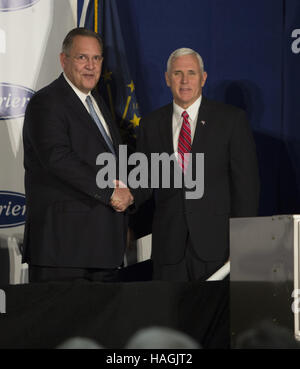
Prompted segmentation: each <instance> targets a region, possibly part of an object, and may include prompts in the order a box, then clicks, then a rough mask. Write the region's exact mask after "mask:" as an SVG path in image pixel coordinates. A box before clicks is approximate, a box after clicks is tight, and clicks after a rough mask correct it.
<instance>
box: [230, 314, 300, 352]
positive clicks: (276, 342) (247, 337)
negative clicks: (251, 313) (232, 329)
mask: <svg viewBox="0 0 300 369" xmlns="http://www.w3.org/2000/svg"><path fill="white" fill-rule="evenodd" d="M234 348H235V349H300V343H299V342H298V341H297V340H296V339H295V338H294V334H293V331H292V330H289V329H287V328H285V327H282V326H279V325H277V324H275V323H273V322H271V321H269V320H264V321H262V322H260V323H259V324H258V326H257V327H256V328H253V329H249V330H247V331H245V332H243V333H241V334H240V335H238V336H237V339H236V344H235V347H234Z"/></svg>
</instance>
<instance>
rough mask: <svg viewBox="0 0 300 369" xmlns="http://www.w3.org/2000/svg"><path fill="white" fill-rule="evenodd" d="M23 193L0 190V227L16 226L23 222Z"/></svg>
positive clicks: (24, 211)
mask: <svg viewBox="0 0 300 369" xmlns="http://www.w3.org/2000/svg"><path fill="white" fill-rule="evenodd" d="M25 213H26V205H25V195H23V194H21V193H18V192H11V191H0V228H10V227H18V226H20V225H22V224H24V223H25Z"/></svg>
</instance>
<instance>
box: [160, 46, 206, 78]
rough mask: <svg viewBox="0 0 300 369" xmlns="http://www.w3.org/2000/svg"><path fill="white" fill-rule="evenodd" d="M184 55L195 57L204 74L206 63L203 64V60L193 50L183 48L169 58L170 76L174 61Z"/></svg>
mask: <svg viewBox="0 0 300 369" xmlns="http://www.w3.org/2000/svg"><path fill="white" fill-rule="evenodd" d="M183 55H195V56H196V57H197V59H198V61H199V65H200V69H201V72H202V73H203V72H204V63H203V59H202V58H201V56H200V55H199V54H198V53H197V52H196V51H195V50H193V49H189V48H187V47H182V48H180V49H177V50H175V51H173V52H172V54H171V55H170V56H169V59H168V62H167V73H168V74H169V73H170V70H171V66H172V63H173V61H174V60H175V59H176V58H178V57H179V56H183Z"/></svg>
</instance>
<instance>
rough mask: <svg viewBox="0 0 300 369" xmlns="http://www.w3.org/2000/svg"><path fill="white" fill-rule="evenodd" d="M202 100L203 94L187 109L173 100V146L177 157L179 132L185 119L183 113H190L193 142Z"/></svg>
mask: <svg viewBox="0 0 300 369" xmlns="http://www.w3.org/2000/svg"><path fill="white" fill-rule="evenodd" d="M201 100H202V95H201V96H200V97H199V98H198V99H197V100H196V101H195V102H194V103H193V104H192V105H191V106H189V107H188V108H187V109H183V108H182V107H180V106H179V105H177V104H176V103H175V101H173V118H172V124H173V147H174V152H175V155H176V157H177V151H178V139H179V134H180V130H181V126H182V120H183V118H182V113H183V112H184V111H186V112H187V113H188V115H189V122H190V125H191V139H192V143H193V139H194V135H195V130H196V125H197V120H198V113H199V108H200V104H201Z"/></svg>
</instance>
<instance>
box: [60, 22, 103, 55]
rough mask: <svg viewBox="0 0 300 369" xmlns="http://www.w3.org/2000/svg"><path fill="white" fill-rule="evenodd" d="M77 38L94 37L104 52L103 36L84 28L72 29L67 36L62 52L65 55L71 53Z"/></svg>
mask: <svg viewBox="0 0 300 369" xmlns="http://www.w3.org/2000/svg"><path fill="white" fill-rule="evenodd" d="M76 36H84V37H93V38H95V39H96V40H97V41H98V42H99V45H100V49H101V51H102V52H103V41H102V38H101V36H100V35H99V34H98V33H96V32H94V31H92V30H90V29H86V28H83V27H78V28H74V29H72V30H71V31H70V32H69V33H68V34H67V36H66V37H65V39H64V41H63V44H62V52H63V53H64V54H68V53H69V51H70V49H71V47H72V43H73V40H74V38H75V37H76Z"/></svg>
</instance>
